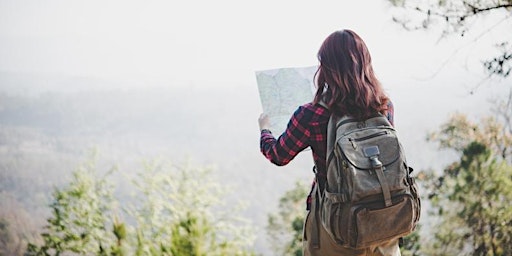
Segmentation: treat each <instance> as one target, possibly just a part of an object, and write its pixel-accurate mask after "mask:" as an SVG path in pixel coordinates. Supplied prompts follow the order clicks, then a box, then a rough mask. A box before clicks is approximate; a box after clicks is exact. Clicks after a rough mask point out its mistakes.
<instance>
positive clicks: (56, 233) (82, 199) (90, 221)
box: [27, 158, 117, 255]
mask: <svg viewBox="0 0 512 256" xmlns="http://www.w3.org/2000/svg"><path fill="white" fill-rule="evenodd" d="M110 173H111V172H109V173H107V176H108V174H110ZM107 176H105V177H100V176H98V173H97V171H96V161H95V159H94V158H93V159H92V160H90V161H88V162H87V163H85V164H83V165H81V166H80V167H79V168H78V169H77V170H76V171H75V172H73V180H72V181H71V183H70V184H69V185H68V186H67V187H66V188H56V189H55V191H54V192H53V202H52V203H51V204H50V208H51V210H52V216H51V217H50V218H48V220H47V221H48V224H47V225H46V227H45V228H46V231H45V232H44V233H42V234H41V236H42V239H43V244H42V245H36V244H32V243H31V244H29V245H28V250H27V255H60V254H63V253H74V254H96V255H108V254H110V252H111V250H117V249H114V247H115V244H116V243H115V240H116V238H115V237H114V233H113V231H112V230H111V229H110V227H111V226H113V225H114V224H113V222H112V221H111V217H112V213H113V211H114V208H113V207H114V199H113V196H112V195H113V194H112V193H113V186H112V184H111V183H110V182H108V180H109V179H108V178H107Z"/></svg>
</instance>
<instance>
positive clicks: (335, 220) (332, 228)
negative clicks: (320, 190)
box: [320, 192, 345, 244]
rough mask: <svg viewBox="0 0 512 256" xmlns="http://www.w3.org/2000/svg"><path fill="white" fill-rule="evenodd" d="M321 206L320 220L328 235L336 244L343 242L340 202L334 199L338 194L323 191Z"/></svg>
mask: <svg viewBox="0 0 512 256" xmlns="http://www.w3.org/2000/svg"><path fill="white" fill-rule="evenodd" d="M325 193H326V195H324V197H323V199H322V202H321V207H320V221H321V224H322V225H323V227H324V229H325V230H326V231H327V233H328V234H329V236H330V237H331V238H332V239H333V240H334V241H335V242H336V243H338V244H343V243H344V241H345V238H344V237H343V236H342V230H341V228H342V227H341V222H340V220H341V214H342V213H341V203H340V202H337V200H336V199H335V198H336V197H337V195H338V194H335V193H329V192H325Z"/></svg>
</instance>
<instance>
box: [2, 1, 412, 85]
mask: <svg viewBox="0 0 512 256" xmlns="http://www.w3.org/2000/svg"><path fill="white" fill-rule="evenodd" d="M390 10H391V9H390V6H388V3H387V2H386V1H383V0H373V1H338V0H332V1H296V0H284V1H272V0H262V1H236V0H233V1H231V0H217V1H198V0H192V1H173V0H168V1H126V0H123V1H120V0H112V1H94V0H93V1H91V0H87V1H73V0H62V1H53V0H52V1H40V0H33V1H30V0H29V1H9V0H0V70H1V71H15V72H37V73H53V74H64V75H84V76H93V77H101V78H109V79H129V80H130V79H142V80H149V81H152V80H156V81H163V82H164V83H174V82H178V83H179V82H202V81H212V80H213V81H217V82H222V81H225V80H229V81H231V82H232V81H240V80H241V81H243V80H244V77H246V76H248V75H249V76H251V78H253V77H252V76H253V72H254V71H255V70H259V69H269V68H277V67H290V66H308V65H315V64H317V61H316V56H315V55H316V51H317V50H318V48H319V46H320V44H321V42H322V41H323V39H324V38H325V37H326V36H327V35H328V34H330V33H331V32H333V31H335V30H338V29H342V28H351V29H353V30H355V31H356V32H357V33H359V34H360V35H361V36H362V37H363V39H364V40H365V41H367V44H368V45H369V47H370V50H371V51H372V53H374V55H377V56H379V58H382V59H384V58H386V59H388V61H389V60H390V58H389V56H391V55H396V57H397V58H400V56H402V55H403V54H400V53H392V54H390V52H391V51H390V50H396V49H404V48H403V47H404V46H408V44H409V46H410V47H413V48H417V46H412V45H410V42H412V41H410V42H404V41H403V40H404V38H410V37H411V35H407V33H406V32H404V31H401V29H400V28H399V26H397V25H396V24H393V22H392V21H391V18H392V15H391V13H390ZM408 40H413V39H412V38H411V39H408ZM413 41H414V40H413ZM374 59H377V58H376V57H374ZM227 76H229V77H232V78H230V79H226V77H227Z"/></svg>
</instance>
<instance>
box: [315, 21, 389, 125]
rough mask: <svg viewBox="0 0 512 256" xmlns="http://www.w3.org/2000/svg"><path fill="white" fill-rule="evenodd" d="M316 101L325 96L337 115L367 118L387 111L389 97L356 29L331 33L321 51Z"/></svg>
mask: <svg viewBox="0 0 512 256" xmlns="http://www.w3.org/2000/svg"><path fill="white" fill-rule="evenodd" d="M317 57H318V60H319V62H320V65H319V67H318V70H317V71H316V74H315V81H316V85H317V91H316V95H315V99H314V101H313V102H314V103H318V102H320V101H321V100H322V101H324V102H325V103H326V105H327V106H328V108H329V109H330V110H331V112H333V113H334V114H336V115H346V114H348V115H351V116H353V117H355V118H358V119H365V118H368V117H370V116H372V115H375V114H376V113H377V112H380V113H383V114H384V113H385V112H386V110H387V104H388V101H389V98H388V97H387V96H386V95H385V93H384V89H383V88H382V86H381V84H380V82H379V80H378V79H377V78H376V77H375V74H374V72H373V68H372V63H371V57H370V52H369V51H368V48H367V47H366V44H365V43H364V42H363V40H362V39H361V37H359V36H358V35H357V34H356V33H355V32H353V31H351V30H340V31H336V32H334V33H332V34H331V35H329V36H328V37H327V38H326V39H325V40H324V42H323V43H322V46H321V47H320V50H319V51H318V55H317Z"/></svg>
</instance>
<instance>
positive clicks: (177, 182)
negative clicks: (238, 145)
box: [128, 162, 254, 256]
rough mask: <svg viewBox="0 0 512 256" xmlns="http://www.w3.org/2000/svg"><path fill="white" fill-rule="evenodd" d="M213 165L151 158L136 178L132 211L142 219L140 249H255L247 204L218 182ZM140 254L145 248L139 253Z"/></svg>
mask: <svg viewBox="0 0 512 256" xmlns="http://www.w3.org/2000/svg"><path fill="white" fill-rule="evenodd" d="M211 171H212V170H211V168H192V167H191V166H189V165H188V164H185V165H182V166H173V165H163V164H161V163H159V162H148V163H146V164H145V168H144V170H143V172H140V173H138V174H137V176H136V178H135V179H134V180H133V182H134V185H135V187H136V188H137V190H138V191H139V192H140V193H138V194H137V202H136V204H135V206H134V207H131V208H130V209H128V213H130V215H131V216H133V217H135V219H136V221H137V227H136V233H137V242H136V244H138V248H137V251H140V252H141V254H147V253H150V254H154V253H153V252H161V253H163V254H164V255H175V256H178V255H198V256H199V255H205V254H206V253H207V254H208V255H251V254H253V252H252V251H251V250H250V249H248V248H249V247H250V246H251V245H252V242H253V240H254V235H253V230H252V229H251V228H249V226H248V225H247V224H248V223H247V221H246V220H244V219H242V218H240V217H238V214H237V212H238V210H240V209H241V208H240V207H242V206H236V205H234V204H229V203H230V202H229V201H227V200H225V198H226V196H227V194H228V192H229V188H227V187H225V186H222V185H220V184H219V183H216V182H213V181H212V180H211V179H212V173H211ZM138 255H140V254H138Z"/></svg>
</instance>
